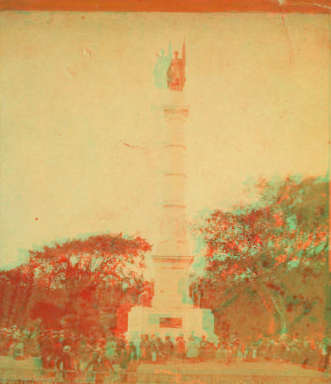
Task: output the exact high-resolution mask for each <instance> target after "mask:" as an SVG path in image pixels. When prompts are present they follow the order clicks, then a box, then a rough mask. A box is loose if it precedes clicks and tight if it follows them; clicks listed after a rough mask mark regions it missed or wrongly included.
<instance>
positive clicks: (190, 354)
mask: <svg viewBox="0 0 331 384" xmlns="http://www.w3.org/2000/svg"><path fill="white" fill-rule="evenodd" d="M198 356H199V345H198V343H197V342H196V341H195V340H190V341H189V342H188V344H187V354H186V357H187V358H189V359H195V358H197V357H198Z"/></svg>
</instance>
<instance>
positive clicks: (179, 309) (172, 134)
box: [127, 43, 215, 339]
mask: <svg viewBox="0 0 331 384" xmlns="http://www.w3.org/2000/svg"><path fill="white" fill-rule="evenodd" d="M185 67H186V51H185V43H184V44H183V48H182V57H181V58H180V57H179V53H178V52H177V51H175V52H174V54H173V55H172V53H171V45H169V52H168V56H167V57H166V56H164V51H161V55H160V57H159V60H158V62H157V64H156V66H155V70H154V84H155V86H156V87H157V88H158V89H159V90H160V93H159V100H158V103H157V104H154V105H153V106H152V109H153V112H154V116H155V121H156V122H157V124H159V125H162V126H163V127H164V132H165V137H164V138H163V146H162V149H161V151H162V152H163V153H162V154H163V158H164V159H163V164H162V170H161V171H160V172H161V174H162V175H161V177H162V179H163V183H162V184H163V188H162V192H163V201H162V211H163V212H162V216H161V217H160V220H159V223H160V237H159V241H158V243H157V244H156V247H155V249H154V254H153V256H152V260H153V264H154V270H155V278H154V296H153V300H152V303H151V306H149V307H147V306H142V305H141V306H135V307H133V308H131V311H130V313H129V316H128V332H127V336H128V337H129V338H130V337H137V336H138V335H140V334H144V333H147V334H159V335H160V336H161V337H164V336H165V335H167V334H171V335H173V336H174V337H176V336H178V335H180V334H182V335H183V336H184V338H186V339H188V338H189V337H190V336H191V335H194V336H197V337H201V336H202V335H205V336H207V337H209V338H214V337H215V335H214V316H213V314H212V313H211V311H210V310H209V309H201V308H195V307H193V304H192V301H191V299H190V298H189V292H188V289H189V287H188V279H189V267H190V265H191V264H192V262H193V260H194V257H193V256H192V255H191V252H190V247H189V242H188V238H187V220H186V206H185V179H186V174H185V151H186V146H185V133H184V124H185V122H186V120H187V118H188V114H189V107H188V106H187V105H185V102H184V92H183V90H184V86H185V83H186V77H185ZM158 128H160V127H156V129H158Z"/></svg>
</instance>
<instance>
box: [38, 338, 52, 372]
mask: <svg viewBox="0 0 331 384" xmlns="http://www.w3.org/2000/svg"><path fill="white" fill-rule="evenodd" d="M39 345H40V350H41V364H42V367H43V368H44V369H49V368H50V365H49V358H50V356H51V354H52V351H53V343H52V340H51V339H50V337H49V336H48V335H47V334H46V333H44V334H43V335H42V336H41V337H40V339H39Z"/></svg>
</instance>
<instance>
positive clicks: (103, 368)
mask: <svg viewBox="0 0 331 384" xmlns="http://www.w3.org/2000/svg"><path fill="white" fill-rule="evenodd" d="M91 366H92V371H93V372H94V374H95V384H102V383H103V382H104V379H105V377H106V376H107V375H108V373H109V371H112V372H114V367H113V365H112V364H111V362H110V360H109V359H107V358H106V357H105V355H104V353H103V350H102V349H101V348H100V347H99V348H97V349H96V350H95V351H94V353H93V355H92V359H91V360H90V362H89V363H88V364H87V366H86V368H85V370H86V371H87V370H88V369H89V368H90V367H91Z"/></svg>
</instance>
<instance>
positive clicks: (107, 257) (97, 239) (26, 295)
mask: <svg viewBox="0 0 331 384" xmlns="http://www.w3.org/2000/svg"><path fill="white" fill-rule="evenodd" d="M150 249H151V246H150V244H149V243H148V242H147V241H145V240H144V239H142V238H140V237H125V236H123V235H122V234H118V235H112V234H103V235H95V236H90V237H88V238H86V239H73V240H68V241H65V242H63V243H56V244H54V245H52V246H49V245H45V246H43V247H42V248H40V249H33V250H30V251H29V259H28V261H27V262H26V263H25V264H23V265H21V266H20V267H17V268H16V269H15V270H10V271H4V272H3V273H1V274H0V288H1V290H2V291H3V293H4V295H3V297H4V298H3V305H2V306H5V305H6V306H7V312H6V313H7V315H6V319H5V320H6V321H7V322H9V323H13V322H16V321H17V318H22V319H25V320H26V319H27V317H30V318H36V316H37V315H38V317H39V318H41V319H42V320H43V321H44V323H45V324H44V325H45V326H48V325H49V324H50V323H51V320H50V319H49V316H46V315H45V314H44V315H41V313H42V312H45V311H46V309H47V308H51V307H52V306H53V307H52V308H53V309H54V311H53V312H54V314H55V315H56V316H55V317H56V318H57V320H56V321H55V323H57V324H58V322H59V321H60V320H61V316H67V317H68V316H69V317H70V323H72V324H73V323H74V320H73V319H74V317H75V316H76V317H77V323H76V324H75V326H77V327H78V328H85V325H86V324H88V323H89V324H90V323H95V322H96V321H97V320H99V319H98V317H100V314H101V315H102V311H103V310H104V307H105V305H106V304H105V303H106V301H107V300H108V303H110V305H111V311H112V312H113V313H116V311H117V308H118V307H119V306H120V304H121V302H122V301H127V300H128V301H132V300H133V301H134V300H137V297H138V295H139V294H140V293H141V292H140V291H141V287H142V286H143V271H144V267H145V262H144V257H145V256H144V255H145V253H146V252H148V251H149V250H150ZM24 303H26V305H25V306H24V305H23V304H24ZM0 304H1V303H0ZM18 308H20V309H18ZM51 312H52V311H51ZM18 313H20V314H21V315H22V313H23V314H24V316H25V317H22V316H21V315H20V316H18ZM39 315H40V316H39ZM68 321H69V320H68ZM46 323H47V324H46ZM55 323H54V324H55ZM84 324H85V325H84Z"/></svg>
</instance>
